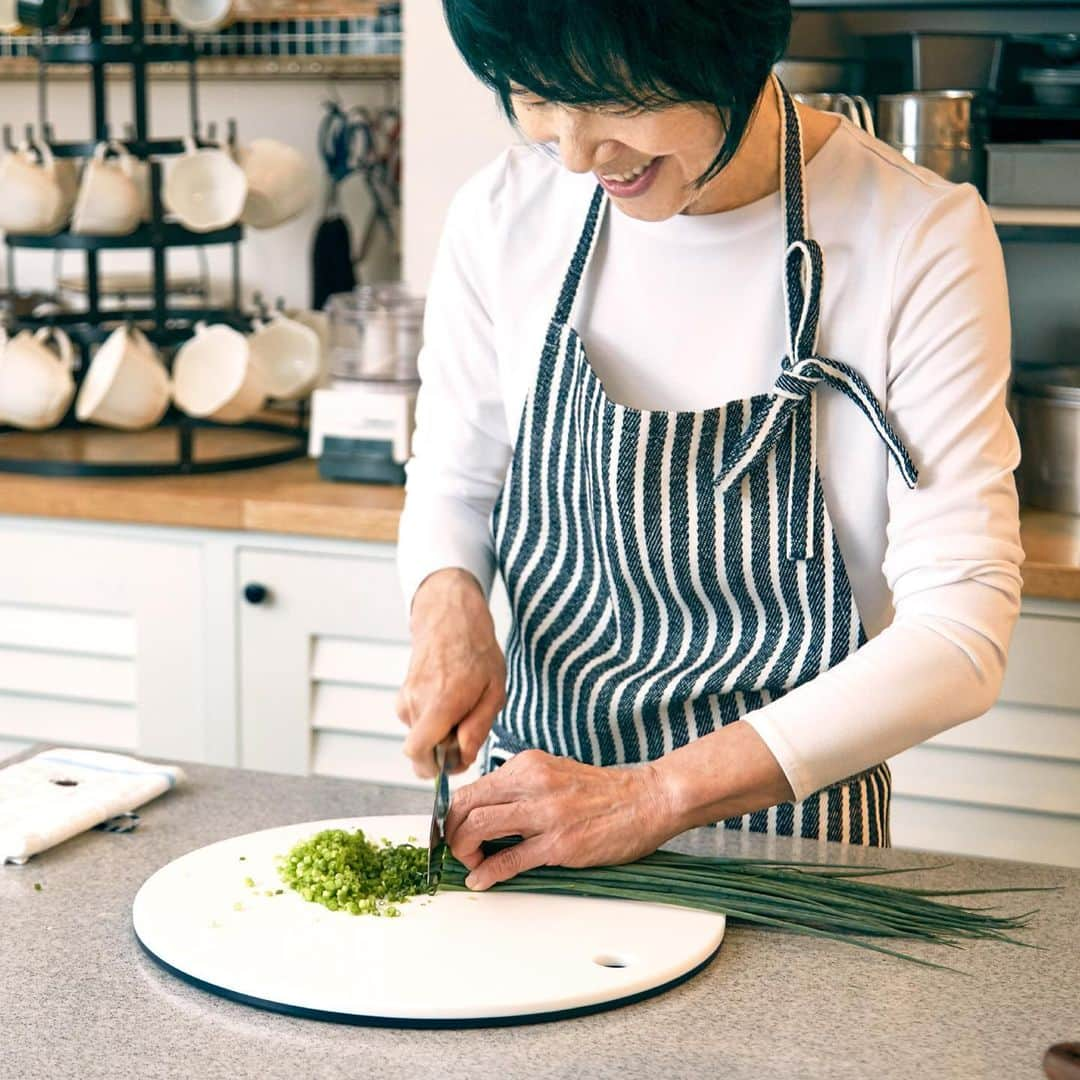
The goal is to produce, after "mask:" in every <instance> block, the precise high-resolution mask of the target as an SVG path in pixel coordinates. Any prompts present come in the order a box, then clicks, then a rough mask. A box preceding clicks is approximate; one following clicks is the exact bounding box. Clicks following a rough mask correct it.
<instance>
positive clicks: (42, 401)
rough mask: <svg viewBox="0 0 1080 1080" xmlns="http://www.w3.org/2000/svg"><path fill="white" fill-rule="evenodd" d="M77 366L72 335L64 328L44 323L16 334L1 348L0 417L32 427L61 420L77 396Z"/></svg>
mask: <svg viewBox="0 0 1080 1080" xmlns="http://www.w3.org/2000/svg"><path fill="white" fill-rule="evenodd" d="M50 338H51V339H54V340H55V341H56V346H57V347H56V349H52V348H50V347H49V344H48V342H49V340H50ZM73 366H74V354H73V352H72V348H71V339H70V338H69V337H68V336H67V334H65V333H64V331H63V330H55V329H53V328H52V327H48V326H43V327H42V328H41V329H40V330H37V331H36V332H32V331H30V330H23V331H22V332H21V333H18V334H16V335H15V337H13V338H12V339H11V340H10V341H8V342H6V343H5V344H4V346H3V349H2V350H0V420H2V421H4V422H5V423H8V424H13V425H14V426H15V427H20V428H26V429H28V430H30V431H41V430H43V429H44V428H50V427H53V426H55V425H56V424H58V423H59V422H60V421H61V420H62V419H63V417H64V414H65V413H66V412H67V410H68V406H69V405H70V404H71V399H72V398H73V397H74V396H75V380H74V379H73V378H72V375H71V369H72V367H73Z"/></svg>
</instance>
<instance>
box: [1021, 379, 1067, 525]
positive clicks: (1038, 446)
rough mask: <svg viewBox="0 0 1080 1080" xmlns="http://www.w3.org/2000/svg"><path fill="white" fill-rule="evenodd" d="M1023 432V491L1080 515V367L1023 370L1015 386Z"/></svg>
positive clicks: (1044, 504) (1033, 501) (1034, 500)
mask: <svg viewBox="0 0 1080 1080" xmlns="http://www.w3.org/2000/svg"><path fill="white" fill-rule="evenodd" d="M1012 405H1013V415H1014V416H1015V418H1016V422H1017V427H1018V428H1019V431H1020V444H1021V447H1022V451H1023V453H1022V457H1021V461H1020V471H1019V481H1020V496H1021V499H1022V500H1023V502H1024V503H1026V504H1027V505H1028V506H1037V507H1039V508H1041V509H1044V510H1058V511H1061V512H1063V513H1066V514H1080V366H1076V367H1053V368H1044V369H1033V370H1030V371H1024V370H1023V369H1020V370H1019V372H1018V375H1017V377H1016V380H1015V381H1014V383H1013V387H1012Z"/></svg>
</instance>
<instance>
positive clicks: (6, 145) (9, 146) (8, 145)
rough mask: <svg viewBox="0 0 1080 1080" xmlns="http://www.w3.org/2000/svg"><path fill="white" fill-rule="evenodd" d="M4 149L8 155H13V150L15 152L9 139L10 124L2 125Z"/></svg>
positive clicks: (13, 145)
mask: <svg viewBox="0 0 1080 1080" xmlns="http://www.w3.org/2000/svg"><path fill="white" fill-rule="evenodd" d="M4 149H5V150H7V151H8V153H12V154H13V153H15V150H16V146H15V142H14V140H13V139H12V137H11V125H10V124H5V125H4Z"/></svg>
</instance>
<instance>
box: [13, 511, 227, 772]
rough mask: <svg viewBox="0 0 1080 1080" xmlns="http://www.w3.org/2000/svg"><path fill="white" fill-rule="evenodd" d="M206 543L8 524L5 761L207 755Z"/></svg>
mask: <svg viewBox="0 0 1080 1080" xmlns="http://www.w3.org/2000/svg"><path fill="white" fill-rule="evenodd" d="M201 564H202V551H201V548H200V546H199V545H198V544H194V543H183V542H176V541H174V542H169V543H163V542H157V541H151V540H146V539H142V538H138V537H136V536H127V537H119V536H117V535H116V534H115V532H111V531H109V530H102V532H101V533H99V534H95V533H88V532H86V531H85V530H81V529H78V528H72V529H65V528H64V527H63V526H62V525H57V524H55V523H53V524H49V525H47V526H44V527H42V526H38V525H35V524H34V523H31V522H25V521H17V520H13V519H8V520H0V753H3V752H14V751H15V750H17V749H21V748H22V747H23V746H26V745H29V744H30V743H31V742H35V741H44V740H47V741H50V742H62V743H74V744H78V745H84V746H95V747H102V748H107V749H114V750H128V751H138V752H140V753H144V754H150V755H158V756H162V757H172V758H180V759H190V760H203V759H204V758H205V755H206V746H205V743H204V731H203V728H202V725H201V719H202V716H203V711H204V710H203V701H202V688H203V671H202V666H203V645H202V639H203V632H202V626H203V618H204V608H203V602H202V588H201V581H202V569H201Z"/></svg>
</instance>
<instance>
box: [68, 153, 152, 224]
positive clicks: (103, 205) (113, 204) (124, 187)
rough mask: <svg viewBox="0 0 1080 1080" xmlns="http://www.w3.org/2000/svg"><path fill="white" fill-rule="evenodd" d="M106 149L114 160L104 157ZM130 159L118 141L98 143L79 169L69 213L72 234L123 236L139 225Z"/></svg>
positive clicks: (139, 206)
mask: <svg viewBox="0 0 1080 1080" xmlns="http://www.w3.org/2000/svg"><path fill="white" fill-rule="evenodd" d="M110 150H111V151H112V152H113V153H115V155H116V157H115V159H109V158H108V157H107V155H108V153H109V151H110ZM133 162H134V159H133V158H132V156H131V155H130V154H129V153H128V152H127V151H126V150H125V149H124V148H123V147H122V146H120V145H119V143H104V142H102V143H98V145H97V147H96V148H95V150H94V156H93V157H92V158H91V159H90V160H89V161H88V162H87V163H86V167H85V168H84V169H83V175H82V183H81V184H79V194H78V197H77V198H76V199H75V209H74V210H73V211H72V215H71V231H72V232H73V233H83V234H85V235H89V236H127V235H128V234H129V233H133V232H134V231H135V230H136V229H137V228H138V227H139V220H140V217H141V215H142V204H141V202H140V199H139V190H138V188H137V187H136V186H135V181H134V180H133V179H132V171H133Z"/></svg>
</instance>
